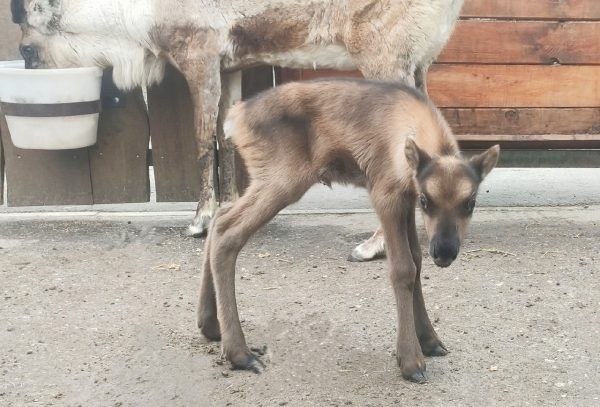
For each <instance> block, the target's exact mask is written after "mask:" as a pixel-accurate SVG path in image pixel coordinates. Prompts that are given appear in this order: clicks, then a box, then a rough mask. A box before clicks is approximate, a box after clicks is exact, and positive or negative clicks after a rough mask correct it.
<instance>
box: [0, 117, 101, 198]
mask: <svg viewBox="0 0 600 407" xmlns="http://www.w3.org/2000/svg"><path fill="white" fill-rule="evenodd" d="M0 128H1V130H0V133H1V135H2V144H3V147H4V157H5V159H6V178H7V181H6V182H7V188H8V189H7V201H8V205H9V206H41V205H91V204H92V202H93V201H92V187H91V182H90V164H89V158H88V150H87V149H85V148H83V149H76V150H58V151H43V150H22V149H18V148H16V147H15V146H13V144H12V141H11V139H10V135H9V133H8V128H7V126H6V121H5V120H4V116H2V115H0Z"/></svg>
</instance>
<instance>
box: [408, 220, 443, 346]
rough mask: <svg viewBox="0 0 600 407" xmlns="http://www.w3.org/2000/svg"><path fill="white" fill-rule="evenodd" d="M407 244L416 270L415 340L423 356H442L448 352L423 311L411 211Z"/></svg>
mask: <svg viewBox="0 0 600 407" xmlns="http://www.w3.org/2000/svg"><path fill="white" fill-rule="evenodd" d="M408 242H409V244H410V251H411V253H412V258H413V261H414V262H415V266H416V268H417V275H416V277H415V290H414V292H413V310H414V313H415V329H416V332H417V338H418V339H419V343H420V344H421V350H422V351H423V354H424V355H425V356H444V355H447V354H448V351H447V350H446V348H445V347H444V344H442V341H440V339H439V338H438V336H437V334H436V333H435V330H434V329H433V326H432V325H431V321H430V320H429V316H428V315H427V310H426V309H425V300H424V299H423V290H422V287H421V265H422V263H423V254H422V253H421V245H420V244H419V236H418V234H417V225H416V223H415V212H414V210H413V211H411V213H410V214H409V219H408Z"/></svg>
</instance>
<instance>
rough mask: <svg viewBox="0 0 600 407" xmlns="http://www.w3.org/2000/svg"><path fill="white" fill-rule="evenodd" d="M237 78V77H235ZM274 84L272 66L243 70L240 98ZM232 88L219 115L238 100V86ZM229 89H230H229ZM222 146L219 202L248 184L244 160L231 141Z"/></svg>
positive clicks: (231, 196)
mask: <svg viewBox="0 0 600 407" xmlns="http://www.w3.org/2000/svg"><path fill="white" fill-rule="evenodd" d="M236 80H238V79H236ZM273 84H274V76H273V67H271V66H259V67H256V68H251V69H247V70H244V71H243V72H242V75H241V98H242V99H248V98H251V97H252V96H254V95H256V94H257V93H259V92H261V91H263V90H265V89H269V88H272V87H273ZM232 89H234V90H233V92H234V94H235V97H232V96H231V95H229V99H228V100H225V103H224V104H222V106H221V109H220V112H221V116H222V115H223V113H224V112H225V113H226V110H227V108H229V106H231V104H233V103H235V101H237V100H239V96H240V92H239V88H237V87H235V86H234V87H233V88H232ZM230 91H231V89H230ZM222 121H223V118H222V117H220V118H219V123H221V125H219V127H218V133H217V138H218V140H219V143H220V144H221V140H222V139H223V128H222ZM222 145H223V147H224V148H222V149H220V151H219V171H220V178H219V190H220V191H221V197H220V198H221V202H226V201H231V200H234V199H235V198H237V197H238V196H239V195H241V194H242V193H243V192H244V190H245V189H246V187H247V186H248V175H247V173H246V170H245V166H244V162H243V161H242V160H241V159H240V157H239V155H238V154H237V153H236V152H235V150H234V148H233V145H232V144H231V142H228V141H226V140H225V142H224V143H222Z"/></svg>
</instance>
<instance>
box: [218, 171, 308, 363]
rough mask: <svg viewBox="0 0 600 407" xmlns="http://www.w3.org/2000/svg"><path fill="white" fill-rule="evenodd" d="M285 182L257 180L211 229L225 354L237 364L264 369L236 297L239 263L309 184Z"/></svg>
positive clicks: (287, 180) (288, 180)
mask: <svg viewBox="0 0 600 407" xmlns="http://www.w3.org/2000/svg"><path fill="white" fill-rule="evenodd" d="M292 188H294V185H293V181H291V180H290V179H286V180H285V183H283V181H282V184H280V185H277V184H276V183H275V182H273V181H270V182H268V183H259V182H256V181H253V182H252V184H251V185H250V186H249V187H248V190H247V191H246V193H245V194H244V195H243V196H242V197H241V198H239V199H238V200H237V201H235V202H234V204H233V206H232V208H231V209H230V210H229V211H228V212H227V213H225V214H223V215H220V216H219V217H218V218H217V219H215V222H214V223H213V227H212V230H211V234H212V236H211V246H210V263H211V267H212V274H213V277H214V282H215V288H216V293H217V315H218V318H219V323H220V327H221V336H222V347H223V354H224V355H225V356H226V357H227V359H228V360H229V361H230V362H231V364H232V365H233V367H234V368H237V369H248V370H253V371H256V372H260V370H261V368H262V362H260V360H259V359H258V357H257V356H256V355H255V354H254V353H252V352H251V351H250V349H248V346H247V345H246V340H245V338H244V333H243V332H242V326H241V324H240V320H239V315H238V310H237V303H236V299H235V263H236V260H237V256H238V253H239V252H240V250H241V249H242V247H243V246H244V244H245V243H246V241H247V240H248V239H249V238H250V236H252V234H254V232H256V230H258V229H259V228H260V227H261V226H263V225H264V224H266V223H267V222H268V221H269V220H271V219H272V218H273V217H274V216H275V215H276V214H277V213H278V212H279V211H280V210H281V209H283V208H284V207H286V206H287V205H289V204H290V203H292V202H294V201H296V200H297V199H298V198H299V197H300V196H301V195H302V194H303V193H304V192H305V191H306V189H307V188H305V187H303V186H296V188H295V190H294V189H292Z"/></svg>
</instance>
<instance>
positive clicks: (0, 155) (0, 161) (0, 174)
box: [0, 118, 4, 206]
mask: <svg viewBox="0 0 600 407" xmlns="http://www.w3.org/2000/svg"><path fill="white" fill-rule="evenodd" d="M0 120H4V118H0ZM3 128H4V126H2V125H0V206H2V205H3V204H4V152H3V151H2V131H3Z"/></svg>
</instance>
